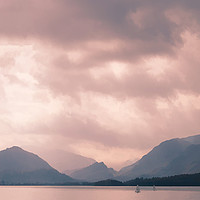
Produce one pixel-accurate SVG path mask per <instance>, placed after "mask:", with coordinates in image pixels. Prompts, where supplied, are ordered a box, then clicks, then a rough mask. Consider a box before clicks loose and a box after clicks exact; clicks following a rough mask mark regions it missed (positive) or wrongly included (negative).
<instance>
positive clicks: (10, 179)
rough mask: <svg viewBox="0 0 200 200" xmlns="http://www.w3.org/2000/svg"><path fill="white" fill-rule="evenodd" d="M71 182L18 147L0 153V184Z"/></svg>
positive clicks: (41, 160) (39, 159)
mask: <svg viewBox="0 0 200 200" xmlns="http://www.w3.org/2000/svg"><path fill="white" fill-rule="evenodd" d="M72 181H73V179H72V178H71V177H69V176H66V175H64V174H61V173H59V172H58V171H57V170H55V169H54V168H52V167H51V166H50V165H49V164H48V163H47V162H45V161H44V160H43V159H41V158H40V157H38V156H37V155H35V154H33V153H29V152H27V151H24V150H23V149H21V148H19V147H12V148H8V149H6V150H3V151H0V183H5V184H61V183H67V182H72Z"/></svg>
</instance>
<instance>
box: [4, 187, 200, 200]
mask: <svg viewBox="0 0 200 200" xmlns="http://www.w3.org/2000/svg"><path fill="white" fill-rule="evenodd" d="M0 197H1V199H5V200H66V199H68V200H76V199H80V200H134V199H136V200H179V199H180V200H200V187H157V191H152V188H151V187H142V188H141V193H138V194H137V193H135V187H86V186H84V187H74V186H70V187H48V186H46V187H40V186H38V187H34V186H33V187H28V186H26V187H22V186H20V187H16V186H0Z"/></svg>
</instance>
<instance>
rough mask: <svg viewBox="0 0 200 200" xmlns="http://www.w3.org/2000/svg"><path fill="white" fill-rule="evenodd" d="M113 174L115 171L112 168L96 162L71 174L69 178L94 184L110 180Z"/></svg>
mask: <svg viewBox="0 0 200 200" xmlns="http://www.w3.org/2000/svg"><path fill="white" fill-rule="evenodd" d="M115 174H116V171H115V170H114V169H112V168H108V167H107V166H106V165H105V164H104V163H103V162H99V163H98V162H96V163H94V164H92V165H90V166H88V167H85V168H82V169H80V170H77V171H75V172H73V173H72V174H70V176H71V177H72V178H74V179H79V180H83V181H88V182H95V181H101V180H105V179H111V178H113V177H114V176H115Z"/></svg>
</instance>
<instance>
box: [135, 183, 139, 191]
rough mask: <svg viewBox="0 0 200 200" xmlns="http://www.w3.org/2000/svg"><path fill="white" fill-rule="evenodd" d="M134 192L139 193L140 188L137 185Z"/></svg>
mask: <svg viewBox="0 0 200 200" xmlns="http://www.w3.org/2000/svg"><path fill="white" fill-rule="evenodd" d="M135 192H136V193H140V187H139V185H137V186H136V188H135Z"/></svg>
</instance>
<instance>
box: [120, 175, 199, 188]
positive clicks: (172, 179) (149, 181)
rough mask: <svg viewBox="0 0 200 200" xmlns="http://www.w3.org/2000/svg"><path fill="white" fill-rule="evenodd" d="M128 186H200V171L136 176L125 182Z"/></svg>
mask: <svg viewBox="0 0 200 200" xmlns="http://www.w3.org/2000/svg"><path fill="white" fill-rule="evenodd" d="M124 185H126V186H136V185H140V186H152V185H156V186H200V173H197V174H182V175H175V176H168V177H156V178H136V179H134V180H130V181H127V182H124Z"/></svg>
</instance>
